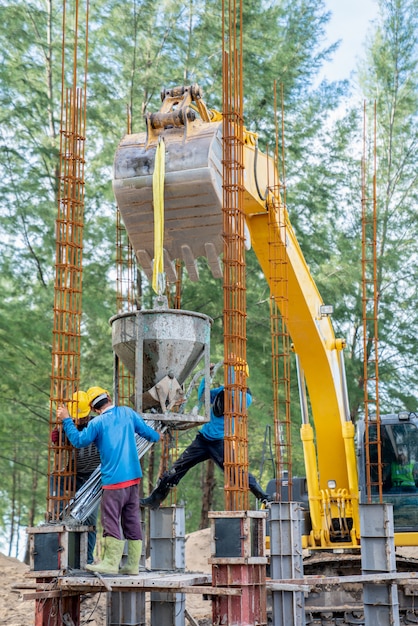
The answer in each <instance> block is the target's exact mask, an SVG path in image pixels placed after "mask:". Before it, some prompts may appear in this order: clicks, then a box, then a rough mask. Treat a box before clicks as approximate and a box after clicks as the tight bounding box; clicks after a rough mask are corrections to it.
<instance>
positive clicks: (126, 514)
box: [101, 484, 142, 541]
mask: <svg viewBox="0 0 418 626" xmlns="http://www.w3.org/2000/svg"><path fill="white" fill-rule="evenodd" d="M101 515H102V526H103V537H115V539H124V538H125V539H128V540H131V541H136V540H138V539H142V529H141V512H140V508H139V485H138V484H136V485H131V486H130V487H124V488H122V489H102V508H101ZM121 530H122V533H123V535H122V533H121Z"/></svg>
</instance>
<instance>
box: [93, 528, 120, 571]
mask: <svg viewBox="0 0 418 626" xmlns="http://www.w3.org/2000/svg"><path fill="white" fill-rule="evenodd" d="M124 545H125V542H124V541H123V539H116V538H115V537H105V538H104V556H103V559H102V560H101V561H99V563H92V565H86V569H87V570H89V572H98V573H99V574H118V573H119V563H120V560H121V558H122V554H123V548H124Z"/></svg>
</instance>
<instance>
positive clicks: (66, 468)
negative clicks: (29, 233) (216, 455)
mask: <svg viewBox="0 0 418 626" xmlns="http://www.w3.org/2000/svg"><path fill="white" fill-rule="evenodd" d="M87 16H88V3H87V4H86V7H85V23H86V28H85V37H86V39H85V60H84V84H83V87H77V63H78V58H79V51H78V44H79V41H78V37H79V35H78V30H79V29H78V20H79V2H78V0H76V1H75V11H74V24H73V25H71V26H70V25H69V24H68V23H67V22H68V19H69V18H67V11H66V3H65V2H64V7H63V38H62V94H61V128H60V163H59V175H58V194H57V204H58V210H57V220H56V263H55V287H54V323H53V333H52V371H51V390H50V418H49V422H50V433H52V430H53V429H55V428H58V426H59V424H58V423H57V420H56V408H57V406H58V405H59V404H61V403H64V402H67V401H68V400H70V399H71V396H72V394H73V393H74V392H75V391H76V390H77V387H78V382H79V376H80V338H81V331H80V327H81V313H82V258H83V223H84V189H85V183H84V166H85V140H86V80H87V38H88V27H87V24H88V17H87ZM70 30H71V31H72V32H73V33H74V40H73V42H72V46H73V68H72V74H71V75H72V82H73V84H72V86H71V87H65V69H66V32H67V31H69V32H70ZM58 430H59V439H58V442H57V443H56V444H55V445H53V444H52V442H51V440H50V442H49V450H48V493H47V519H48V520H49V521H54V520H57V519H58V518H59V516H60V513H61V512H62V510H63V508H64V507H65V506H66V505H67V504H68V502H69V499H70V498H71V497H72V495H73V493H74V488H75V471H76V468H75V458H74V455H73V449H72V447H71V446H70V445H69V444H68V442H66V440H65V439H64V437H63V435H62V430H61V429H58Z"/></svg>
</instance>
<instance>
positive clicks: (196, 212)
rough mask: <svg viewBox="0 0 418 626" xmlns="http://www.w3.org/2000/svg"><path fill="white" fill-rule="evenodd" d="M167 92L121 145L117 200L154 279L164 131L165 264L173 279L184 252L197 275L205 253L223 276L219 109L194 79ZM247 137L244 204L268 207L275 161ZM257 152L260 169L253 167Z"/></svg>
mask: <svg viewBox="0 0 418 626" xmlns="http://www.w3.org/2000/svg"><path fill="white" fill-rule="evenodd" d="M162 98H163V104H162V107H161V109H160V111H159V112H158V113H156V114H152V115H149V116H148V117H147V132H145V133H137V134H131V135H126V136H125V137H124V138H123V139H122V141H121V142H120V144H119V146H118V148H117V151H116V156H115V162H114V179H113V190H114V194H115V197H116V201H117V204H118V207H119V210H120V212H121V216H122V219H123V222H124V224H125V227H126V230H127V232H128V236H129V239H130V242H131V244H132V246H133V248H134V250H135V253H136V256H137V259H138V262H139V264H140V265H141V267H142V269H143V270H144V272H145V273H146V275H147V276H148V278H149V279H150V280H151V278H152V260H153V257H154V214H153V186H152V177H153V173H154V165H155V153H156V149H157V145H158V141H159V139H160V138H162V139H163V140H164V145H165V163H166V166H165V179H164V208H165V211H164V222H165V230H164V270H165V272H166V274H167V277H168V279H169V280H170V281H172V282H174V281H175V280H176V273H175V269H174V263H173V262H174V260H175V259H182V260H183V261H184V264H185V267H186V269H187V271H188V274H189V277H190V278H191V280H198V278H199V276H198V270H197V264H196V259H197V257H201V256H203V257H206V258H207V259H208V263H209V266H210V268H211V270H212V274H213V276H214V277H215V278H221V277H222V265H221V263H220V260H219V256H220V255H221V253H222V251H223V241H222V230H223V217H222V194H223V189H222V121H221V120H222V116H221V115H220V114H219V113H218V114H216V112H211V113H209V112H208V110H207V109H206V107H205V105H204V104H203V101H202V99H201V92H200V89H199V87H198V86H197V85H192V86H190V87H181V88H180V87H177V88H174V89H172V90H166V91H163V93H162ZM192 104H193V106H195V108H196V109H197V110H198V112H199V113H200V117H198V116H197V114H196V111H195V110H194V108H192V107H191V105H192ZM211 120H212V121H211ZM215 120H219V121H215ZM245 137H246V139H245V142H246V145H245V152H244V154H245V195H246V202H245V205H246V207H248V209H250V210H252V208H253V209H254V210H255V211H265V201H264V198H263V192H264V191H265V189H266V187H267V184H268V180H269V179H270V184H273V182H274V180H275V175H274V171H273V169H274V168H273V164H272V163H271V162H270V160H269V159H267V157H266V156H265V155H263V154H261V153H258V150H257V148H256V145H255V139H254V137H255V136H254V135H251V134H249V133H246V135H245ZM257 159H258V166H257V171H258V172H259V174H256V173H255V166H256V165H257ZM260 190H261V192H260Z"/></svg>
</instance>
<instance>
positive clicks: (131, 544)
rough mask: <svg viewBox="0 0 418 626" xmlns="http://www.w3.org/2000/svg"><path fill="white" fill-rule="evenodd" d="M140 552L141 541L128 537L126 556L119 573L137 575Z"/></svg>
mask: <svg viewBox="0 0 418 626" xmlns="http://www.w3.org/2000/svg"><path fill="white" fill-rule="evenodd" d="M141 552H142V541H141V540H140V539H137V540H136V541H134V540H132V539H128V558H127V561H126V563H125V565H124V566H123V567H121V568H120V570H119V574H128V575H129V576H137V575H138V572H139V561H140V558H141Z"/></svg>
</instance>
